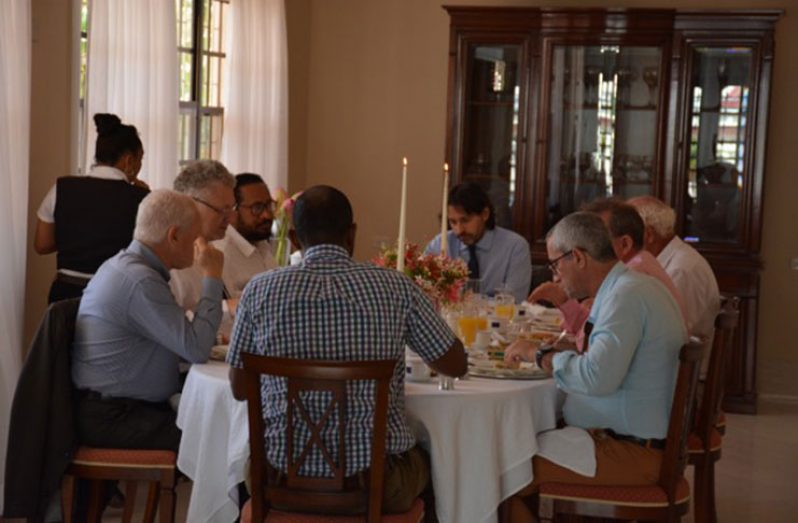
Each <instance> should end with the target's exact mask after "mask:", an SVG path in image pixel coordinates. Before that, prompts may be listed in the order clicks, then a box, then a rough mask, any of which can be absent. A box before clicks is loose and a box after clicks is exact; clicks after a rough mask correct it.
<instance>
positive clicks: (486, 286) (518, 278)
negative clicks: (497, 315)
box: [424, 227, 532, 302]
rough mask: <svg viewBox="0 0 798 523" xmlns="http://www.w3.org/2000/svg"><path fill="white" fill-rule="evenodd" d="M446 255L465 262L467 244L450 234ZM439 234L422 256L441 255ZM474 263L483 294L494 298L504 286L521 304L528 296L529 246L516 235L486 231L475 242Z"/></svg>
mask: <svg viewBox="0 0 798 523" xmlns="http://www.w3.org/2000/svg"><path fill="white" fill-rule="evenodd" d="M448 235H449V256H451V257H453V258H460V259H462V260H464V261H465V262H466V263H468V260H469V259H470V257H471V256H470V255H469V253H468V245H466V244H465V243H463V242H461V241H460V240H459V239H458V238H457V236H456V235H455V234H454V232H452V231H449V232H448ZM440 252H441V235H440V234H439V235H437V236H436V237H435V238H433V240H432V241H431V242H429V244H427V248H426V249H424V253H425V254H440ZM477 261H478V262H479V278H480V279H481V280H482V282H481V283H480V288H481V292H482V294H487V295H489V296H493V295H494V294H495V292H496V289H498V288H499V287H501V286H502V285H505V286H507V288H508V289H509V290H510V292H511V293H512V294H513V296H515V301H516V302H522V301H524V300H525V299H526V297H527V296H528V295H529V286H530V284H531V282H532V260H531V259H530V257H529V243H527V241H526V240H525V239H524V238H523V237H522V236H521V235H519V234H516V233H514V232H513V231H510V230H508V229H504V228H502V227H496V228H494V229H485V234H483V235H482V238H480V239H479V241H478V242H477Z"/></svg>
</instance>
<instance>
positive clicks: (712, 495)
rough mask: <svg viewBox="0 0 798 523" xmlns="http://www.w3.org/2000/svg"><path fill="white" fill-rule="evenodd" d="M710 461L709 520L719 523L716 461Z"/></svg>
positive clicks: (708, 487) (707, 508)
mask: <svg viewBox="0 0 798 523" xmlns="http://www.w3.org/2000/svg"><path fill="white" fill-rule="evenodd" d="M707 461H709V464H708V466H707V479H706V484H707V487H706V489H707V492H706V494H707V507H706V510H707V521H708V522H709V523H717V521H718V514H717V511H716V509H715V463H714V461H711V460H707Z"/></svg>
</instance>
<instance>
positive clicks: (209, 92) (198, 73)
mask: <svg viewBox="0 0 798 523" xmlns="http://www.w3.org/2000/svg"><path fill="white" fill-rule="evenodd" d="M88 2H89V0H81V4H80V9H81V15H80V16H81V18H80V20H81V23H80V122H83V121H84V118H83V107H84V103H83V99H84V96H85V92H86V63H87V53H88V32H87V25H88V12H89V8H88ZM229 4H230V0H175V9H176V13H175V14H176V19H177V52H178V65H179V68H180V71H179V74H180V116H179V118H180V121H179V123H178V148H179V150H178V159H179V160H180V163H181V164H184V163H185V162H187V161H189V160H193V159H197V158H213V159H218V158H219V154H220V153H221V144H222V130H223V124H222V122H223V120H224V107H223V106H222V99H223V98H222V89H223V79H222V65H223V63H224V60H225V58H226V53H225V49H224V48H225V46H224V38H225V35H224V31H223V27H224V23H225V17H226V16H227V15H228V10H227V8H228V7H229ZM80 135H81V137H82V136H83V133H80ZM81 142H82V140H81ZM81 146H82V145H81Z"/></svg>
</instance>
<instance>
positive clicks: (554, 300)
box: [527, 281, 568, 307]
mask: <svg viewBox="0 0 798 523" xmlns="http://www.w3.org/2000/svg"><path fill="white" fill-rule="evenodd" d="M527 301H528V302H530V303H536V302H539V301H547V302H549V303H551V304H552V305H554V306H555V307H559V306H560V305H562V304H563V303H565V302H566V301H568V295H567V294H565V291H564V290H563V289H562V287H560V285H559V284H557V283H554V282H551V281H548V282H546V283H541V284H540V285H538V286H537V287H535V290H534V291H532V294H530V295H529V297H528V298H527Z"/></svg>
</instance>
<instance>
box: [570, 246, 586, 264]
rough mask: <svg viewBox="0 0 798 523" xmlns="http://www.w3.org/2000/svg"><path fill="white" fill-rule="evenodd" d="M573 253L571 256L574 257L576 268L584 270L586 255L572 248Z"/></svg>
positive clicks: (580, 250)
mask: <svg viewBox="0 0 798 523" xmlns="http://www.w3.org/2000/svg"><path fill="white" fill-rule="evenodd" d="M573 251H574V253H573V254H572V256H573V257H574V262H575V263H576V265H577V267H579V268H584V267H585V265H587V254H585V252H584V251H583V250H582V249H580V248H578V247H574V249H573Z"/></svg>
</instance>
